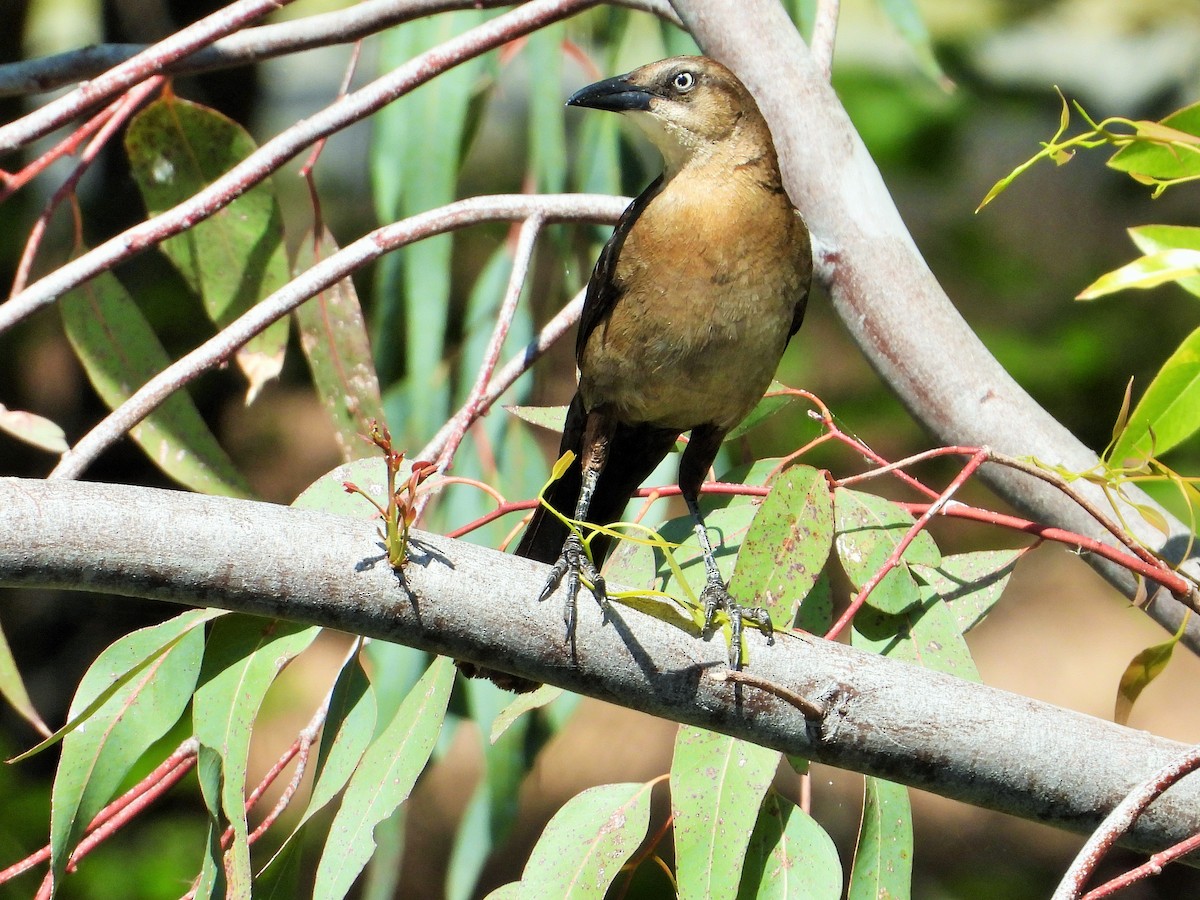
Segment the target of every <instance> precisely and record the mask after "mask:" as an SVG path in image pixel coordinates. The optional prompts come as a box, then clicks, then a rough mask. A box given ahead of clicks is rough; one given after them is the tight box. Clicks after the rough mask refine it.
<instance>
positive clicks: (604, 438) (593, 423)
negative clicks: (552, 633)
mask: <svg viewBox="0 0 1200 900" xmlns="http://www.w3.org/2000/svg"><path fill="white" fill-rule="evenodd" d="M614 426H615V422H614V421H613V419H612V417H611V416H610V415H608V414H607V413H606V412H605V411H604V410H593V411H591V412H589V413H588V419H587V425H586V427H585V429H584V432H583V446H582V448H581V450H582V452H581V454H580V456H581V459H580V465H581V466H582V469H583V483H582V485H581V486H580V489H579V500H578V501H577V502H576V503H575V520H576V521H577V522H583V521H586V520H587V514H588V509H589V508H590V507H591V504H592V495H593V494H595V493H596V483H597V482H598V481H599V480H600V473H601V472H603V471H604V465H605V463H606V462H607V461H608V449H609V444H610V443H611V439H612V433H613V428H614ZM564 575H565V576H566V578H567V602H566V606H565V607H564V608H563V621H564V622H565V623H566V626H567V640H570V639H571V638H572V637H573V636H574V634H575V595H576V594H577V593H578V592H579V581H580V578H581V577H583V578H586V579H587V582H588V584H589V585H590V586H591V587H590V590H591V592H592V596H593V597H595V598H596V602H597V603H599V604H600V608H601V609H602V610H605V612H606V613H607V609H608V595H607V593H606V592H605V589H604V577H603V576H602V575H601V574H600V571H599V570H598V569H597V568H596V566H595V565H594V564H593V563H592V561H591V559H590V558H589V557H588V554H587V550H585V549H584V546H583V539H582V538H581V537H580V534H579V531H578V530H576V529H574V528H572V529H571V532H570V533H569V534H568V535H567V539H566V541H564V542H563V548H562V555H561V556H559V558H558V561H557V562H556V563H555V564H554V566H553V568H551V570H550V577H549V578H547V579H546V585H545V587H543V588H542V592H541V594H540V595H538V600H539V601H541V600H545V599H546V598H547V597H549V596H550V595H551V594H552V593H554V589H555V588H557V587H558V584H559V582H560V581H562V579H563V576H564Z"/></svg>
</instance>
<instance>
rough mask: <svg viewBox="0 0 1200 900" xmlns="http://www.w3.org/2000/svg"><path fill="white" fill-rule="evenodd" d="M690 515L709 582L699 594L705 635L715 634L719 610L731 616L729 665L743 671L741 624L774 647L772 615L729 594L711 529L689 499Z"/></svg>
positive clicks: (687, 498)
mask: <svg viewBox="0 0 1200 900" xmlns="http://www.w3.org/2000/svg"><path fill="white" fill-rule="evenodd" d="M685 499H686V500H687V506H688V511H689V512H690V513H691V514H692V519H693V521H694V522H695V527H696V537H697V538H699V540H700V549H701V550H702V551H703V553H704V571H705V573H706V578H705V581H704V590H702V591H701V592H700V603H701V605H703V607H704V633H705V634H706V635H707V634H708V633H709V632H710V631H711V630H712V624H713V619H714V618H716V615H717V610H718V609H723V610H725V612H726V614H727V615H728V616H729V630H730V642H729V665H730V667H732V668H734V669H740V668H741V667H742V621H743V620H745V619H749V620H750V621H752V622H754V623H755V624H757V625H758V627H759V628H760V629H761V630H762V631H763V633H764V634H766V636H767V643H768V644H773V643H775V638H774V631H775V629H774V626H772V624H771V616H770V614H769V613H768V612H767V611H766V610H765V609H763V608H762V607H761V606H742V605H740V604H739V603H738V602H737V601H736V600H734V599H733V597H732V596H731V595H730V593H729V588H728V587H727V586H726V585H725V579H724V578H722V577H721V570H720V569H718V568H717V560H716V558H715V557H714V556H713V548H712V543H711V542H710V541H709V539H708V529H707V528H706V527H705V525H704V514H703V513H701V512H700V505H699V503H698V502H697V501H696V498H695V497H691V496H689V497H686V498H685Z"/></svg>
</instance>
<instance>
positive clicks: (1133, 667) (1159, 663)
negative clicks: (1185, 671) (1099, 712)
mask: <svg viewBox="0 0 1200 900" xmlns="http://www.w3.org/2000/svg"><path fill="white" fill-rule="evenodd" d="M1189 616H1190V614H1189ZM1189 616H1184V618H1183V622H1182V624H1180V626H1179V630H1178V631H1176V632H1175V634H1174V635H1173V636H1172V637H1171V639H1170V640H1167V641H1163V642H1162V643H1161V644H1155V645H1154V646H1152V647H1147V648H1145V649H1144V650H1141V651H1139V652H1138V654H1137V655H1136V656H1135V657H1134V658H1133V659H1131V660H1130V661H1129V665H1128V666H1126V667H1125V671H1124V672H1122V673H1121V681H1120V684H1119V685H1118V686H1117V703H1116V708H1115V709H1114V711H1113V721H1115V722H1116V723H1117V724H1118V725H1127V724H1129V714H1130V713H1131V712H1133V704H1134V703H1136V702H1137V698H1138V697H1139V696H1141V693H1142V691H1144V690H1145V689H1146V688H1147V687H1149V685H1150V683H1151V682H1152V681H1154V679H1156V678H1157V677H1158V676H1159V675H1161V674H1162V673H1163V672H1164V671H1165V670H1166V668H1167V663H1169V662H1170V661H1171V654H1172V653H1174V652H1175V645H1176V644H1178V643H1179V639H1180V638H1182V637H1183V634H1184V631H1185V630H1186V629H1187V622H1188V618H1189Z"/></svg>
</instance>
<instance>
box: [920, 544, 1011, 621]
mask: <svg viewBox="0 0 1200 900" xmlns="http://www.w3.org/2000/svg"><path fill="white" fill-rule="evenodd" d="M1021 553H1022V551H1020V550H979V551H975V552H971V553H958V554H955V555H954V556H944V557H942V561H941V563H939V564H938V565H937V566H922V565H914V566H913V567H912V571H913V573H914V574H915V575H916V576H917V577H918V578H919V579H921V581H923V582H924V583H925V584H927V585H929V586H930V587H931V588H933V590H934V591H936V592H937V594H938V596H940V597H941V598H942V600H943V601H945V603H946V606H947V607H948V608H949V609H950V612H951V613H952V614H953V615H954V618H955V620H956V621H957V623H958V629H959V631H960V632H961V633H962V634H966V633H967V632H968V631H970V630H971V629H972V628H974V627H975V626H976V625H978V624H979V623H980V622H982V621H983V620H984V617H986V616H987V614H988V612H989V611H990V610H991V608H992V607H993V606H995V605H996V603H997V601H999V599H1000V595H1001V594H1003V593H1004V588H1005V587H1006V586H1007V585H1008V579H1009V578H1011V577H1012V573H1013V570H1014V569H1015V567H1016V564H1017V560H1018V559H1020V558H1021Z"/></svg>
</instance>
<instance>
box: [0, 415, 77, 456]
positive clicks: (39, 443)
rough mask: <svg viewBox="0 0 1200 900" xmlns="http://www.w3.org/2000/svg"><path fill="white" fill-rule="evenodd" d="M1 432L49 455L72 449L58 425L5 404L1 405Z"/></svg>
mask: <svg viewBox="0 0 1200 900" xmlns="http://www.w3.org/2000/svg"><path fill="white" fill-rule="evenodd" d="M0 431H3V432H5V433H6V434H9V435H12V436H13V437H15V438H16V439H17V440H19V441H24V442H25V443H27V444H30V445H31V446H34V447H37V448H38V449H39V450H45V451H46V452H47V453H65V452H67V450H69V449H70V444H68V443H67V436H66V434H65V433H64V432H63V430H62V428H60V427H59V426H58V424H57V423H55V422H52V421H50V420H49V419H47V418H45V417H44V416H39V415H35V414H34V413H31V412H25V411H24V410H20V409H9V408H7V407H6V406H4V405H3V404H0Z"/></svg>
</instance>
